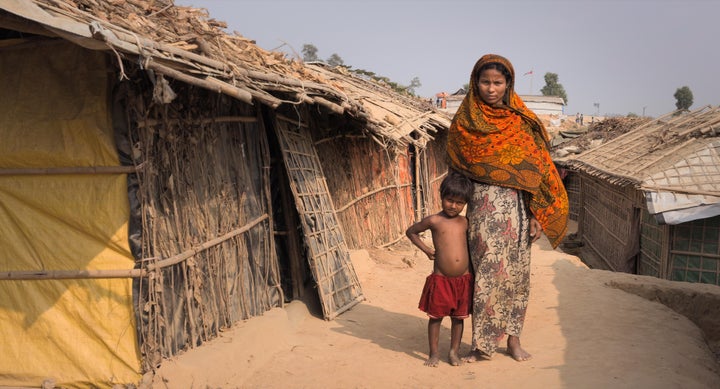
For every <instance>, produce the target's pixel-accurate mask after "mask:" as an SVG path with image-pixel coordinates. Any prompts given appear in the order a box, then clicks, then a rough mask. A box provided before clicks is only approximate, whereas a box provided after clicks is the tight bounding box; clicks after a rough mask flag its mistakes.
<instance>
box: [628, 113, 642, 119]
mask: <svg viewBox="0 0 720 389" xmlns="http://www.w3.org/2000/svg"><path fill="white" fill-rule="evenodd" d="M626 117H629V118H636V117H639V116H638V114H636V113H635V112H628V114H627V116H626Z"/></svg>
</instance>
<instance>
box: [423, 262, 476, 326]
mask: <svg viewBox="0 0 720 389" xmlns="http://www.w3.org/2000/svg"><path fill="white" fill-rule="evenodd" d="M473 281H474V279H473V275H472V274H471V273H468V274H465V275H462V276H460V277H446V276H444V275H442V274H435V273H433V274H430V275H429V276H427V278H426V279H425V286H424V287H423V291H422V296H420V303H419V304H418V308H420V310H421V311H423V312H425V313H427V314H428V316H430V317H431V318H433V319H440V318H443V317H445V316H450V317H452V318H454V319H466V318H467V317H468V316H470V313H472V295H473V284H474V282H473Z"/></svg>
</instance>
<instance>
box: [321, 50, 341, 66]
mask: <svg viewBox="0 0 720 389" xmlns="http://www.w3.org/2000/svg"><path fill="white" fill-rule="evenodd" d="M325 62H327V64H328V65H330V66H342V65H344V64H345V62H343V59H342V58H340V56H339V55H337V54H336V53H333V54H332V55H331V56H330V57H328V59H327V61H325Z"/></svg>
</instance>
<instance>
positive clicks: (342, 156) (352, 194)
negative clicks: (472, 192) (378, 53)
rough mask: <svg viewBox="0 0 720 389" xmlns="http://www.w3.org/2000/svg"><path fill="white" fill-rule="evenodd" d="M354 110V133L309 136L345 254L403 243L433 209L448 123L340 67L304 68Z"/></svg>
mask: <svg viewBox="0 0 720 389" xmlns="http://www.w3.org/2000/svg"><path fill="white" fill-rule="evenodd" d="M308 68H309V70H311V71H314V72H317V73H318V75H320V76H321V77H323V78H324V79H327V80H330V81H331V82H332V83H333V84H334V85H337V86H338V87H339V88H341V89H342V91H343V92H344V93H345V94H346V95H347V97H348V98H349V99H351V100H354V101H358V102H360V104H362V106H363V109H364V111H365V112H367V116H368V117H367V120H368V125H367V126H366V127H365V128H363V129H362V132H359V133H358V132H355V133H354V132H352V131H346V130H343V129H342V128H340V130H341V131H339V132H338V131H337V129H338V128H337V127H335V131H325V132H324V133H321V132H320V131H317V130H318V128H316V130H315V131H313V138H314V139H315V144H316V145H317V148H318V154H319V156H320V160H321V164H322V166H323V171H324V172H325V176H326V178H327V181H328V187H329V188H330V193H331V196H332V198H333V202H334V204H335V206H336V211H337V214H338V219H339V220H340V224H341V225H342V226H343V228H344V231H345V233H346V234H345V240H346V242H347V244H348V246H349V247H351V248H368V247H384V246H388V245H391V244H393V243H396V242H397V241H399V240H401V239H404V238H405V230H406V229H407V228H408V227H409V226H410V225H411V224H412V223H413V222H414V221H416V220H420V219H421V218H422V217H423V216H425V215H427V214H429V213H431V212H433V210H437V209H439V207H440V199H439V186H440V180H441V179H442V178H443V177H444V176H445V174H446V173H447V166H446V164H445V162H444V161H445V160H444V150H445V144H444V141H443V139H445V138H444V137H445V136H446V131H445V130H447V128H448V127H449V126H450V117H449V116H448V115H447V114H445V113H443V112H440V111H438V110H435V109H434V108H433V107H432V105H431V104H428V103H427V102H425V101H423V100H420V99H416V98H414V97H411V96H408V95H403V94H399V93H397V92H395V91H394V90H392V89H391V88H390V87H388V86H386V85H382V84H379V83H378V82H375V81H372V80H370V79H368V78H366V77H363V76H361V75H357V74H354V73H352V72H349V71H347V70H346V69H344V68H340V67H338V68H330V67H328V66H326V65H323V64H320V63H314V64H311V65H308Z"/></svg>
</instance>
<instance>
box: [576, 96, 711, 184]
mask: <svg viewBox="0 0 720 389" xmlns="http://www.w3.org/2000/svg"><path fill="white" fill-rule="evenodd" d="M563 164H564V165H566V166H568V167H570V168H573V169H576V170H581V171H585V172H587V173H588V174H590V175H594V176H599V177H603V178H605V179H608V180H609V181H611V182H614V183H618V184H623V185H625V184H632V185H636V186H638V187H639V188H641V189H643V190H647V191H668V192H675V193H686V194H697V195H705V196H711V197H716V196H720V107H712V106H706V107H703V108H700V109H698V110H695V111H692V112H687V113H679V112H671V113H669V114H667V115H664V116H662V117H660V118H657V119H655V120H652V121H649V122H646V123H644V124H641V125H639V126H638V127H636V128H634V129H632V130H631V131H629V132H627V133H625V134H623V135H621V136H618V137H617V138H615V139H612V140H611V141H608V142H607V143H604V144H602V145H600V146H598V147H596V148H593V149H590V150H588V151H586V152H585V153H583V154H580V155H579V156H575V157H569V158H567V159H565V160H564V161H563Z"/></svg>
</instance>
